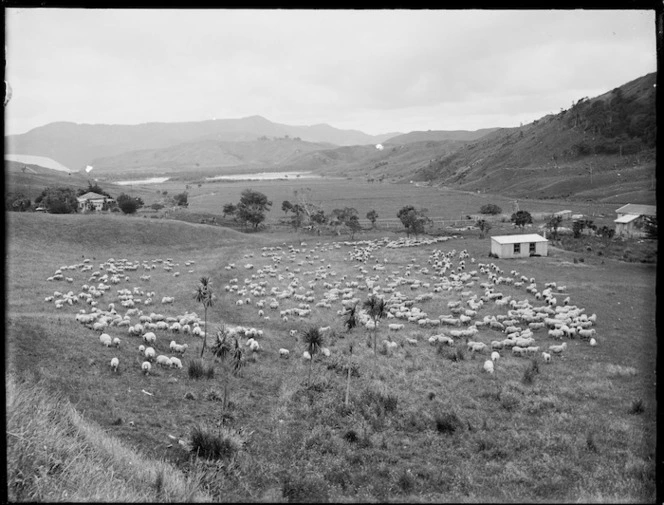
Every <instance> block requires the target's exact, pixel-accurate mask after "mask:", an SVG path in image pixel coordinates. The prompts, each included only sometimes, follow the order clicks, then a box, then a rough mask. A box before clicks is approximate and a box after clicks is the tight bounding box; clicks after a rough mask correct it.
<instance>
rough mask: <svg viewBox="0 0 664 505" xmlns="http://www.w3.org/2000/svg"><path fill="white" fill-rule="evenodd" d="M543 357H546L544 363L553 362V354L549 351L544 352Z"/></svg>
mask: <svg viewBox="0 0 664 505" xmlns="http://www.w3.org/2000/svg"><path fill="white" fill-rule="evenodd" d="M542 358H544V363H551V355H550V354H549V353H548V352H543V353H542Z"/></svg>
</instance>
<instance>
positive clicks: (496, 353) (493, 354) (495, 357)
mask: <svg viewBox="0 0 664 505" xmlns="http://www.w3.org/2000/svg"><path fill="white" fill-rule="evenodd" d="M498 358H500V354H498V352H497V351H493V352H492V353H491V361H498Z"/></svg>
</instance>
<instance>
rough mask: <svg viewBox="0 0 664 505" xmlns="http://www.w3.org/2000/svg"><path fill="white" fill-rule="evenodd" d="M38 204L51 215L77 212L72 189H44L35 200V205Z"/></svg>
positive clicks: (74, 193)
mask: <svg viewBox="0 0 664 505" xmlns="http://www.w3.org/2000/svg"><path fill="white" fill-rule="evenodd" d="M39 204H41V206H42V207H44V208H46V210H48V212H50V213H51V214H71V213H73V212H78V200H77V199H76V192H75V191H74V190H73V189H72V188H65V187H58V188H46V189H44V190H43V191H42V192H41V194H40V195H39V196H38V197H37V198H35V205H39Z"/></svg>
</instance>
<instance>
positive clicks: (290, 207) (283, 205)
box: [281, 200, 293, 214]
mask: <svg viewBox="0 0 664 505" xmlns="http://www.w3.org/2000/svg"><path fill="white" fill-rule="evenodd" d="M281 210H283V211H284V214H288V213H289V212H290V211H291V210H293V204H292V203H290V202H289V201H288V200H284V201H283V202H281Z"/></svg>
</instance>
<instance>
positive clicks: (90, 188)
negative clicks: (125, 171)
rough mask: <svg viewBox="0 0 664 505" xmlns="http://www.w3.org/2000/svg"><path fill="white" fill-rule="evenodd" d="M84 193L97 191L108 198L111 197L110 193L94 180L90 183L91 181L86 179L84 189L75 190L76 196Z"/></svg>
mask: <svg viewBox="0 0 664 505" xmlns="http://www.w3.org/2000/svg"><path fill="white" fill-rule="evenodd" d="M85 193H97V194H98V195H104V196H107V197H108V198H113V197H112V196H111V195H110V193H108V192H106V191H104V190H103V189H102V188H101V187H100V186H99V184H98V183H96V182H95V183H94V184H92V182H90V181H88V187H87V188H86V189H81V188H79V189H78V190H77V191H76V196H81V195H84V194H85Z"/></svg>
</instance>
